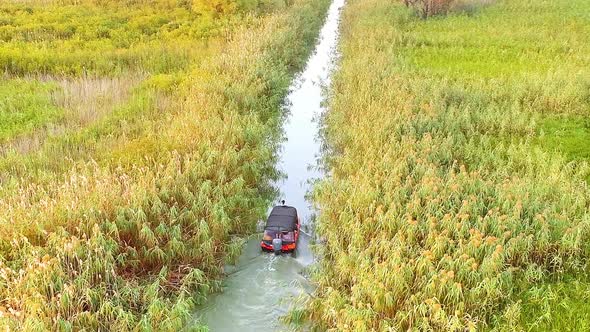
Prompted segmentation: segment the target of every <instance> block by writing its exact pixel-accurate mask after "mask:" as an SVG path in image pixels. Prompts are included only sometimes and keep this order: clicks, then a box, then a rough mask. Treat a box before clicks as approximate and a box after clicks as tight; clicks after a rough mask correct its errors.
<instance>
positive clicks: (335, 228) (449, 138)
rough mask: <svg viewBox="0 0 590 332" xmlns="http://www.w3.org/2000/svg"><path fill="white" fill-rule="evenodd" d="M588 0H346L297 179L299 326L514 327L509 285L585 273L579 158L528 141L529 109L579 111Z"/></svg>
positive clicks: (517, 291)
mask: <svg viewBox="0 0 590 332" xmlns="http://www.w3.org/2000/svg"><path fill="white" fill-rule="evenodd" d="M589 9H590V8H589V7H588V3H587V2H585V1H534V2H531V1H526V0H523V1H506V2H498V3H496V4H493V5H490V6H487V7H485V8H481V9H480V10H478V11H476V12H473V13H471V14H469V15H468V14H466V13H460V14H450V15H449V16H447V17H438V18H433V19H431V20H421V19H419V18H417V17H416V16H415V15H414V13H413V12H411V11H409V10H407V9H406V8H405V7H404V6H403V5H402V4H400V3H396V2H392V1H388V0H368V1H358V0H350V1H348V5H347V8H345V10H344V16H343V24H342V45H341V52H342V56H341V59H342V60H341V64H340V67H339V69H338V70H337V72H336V73H335V77H334V79H333V88H332V91H331V94H330V96H329V110H330V111H329V112H328V113H327V115H326V116H325V119H324V125H325V132H324V135H325V137H326V141H327V142H326V145H327V151H326V160H325V166H326V167H327V169H328V170H329V171H330V172H329V177H328V178H326V179H325V180H323V181H321V182H319V183H318V184H317V185H316V187H315V191H314V194H313V199H314V201H315V203H316V204H317V205H318V206H319V209H320V210H321V214H320V216H319V221H318V225H317V232H318V233H319V236H321V237H323V242H324V243H325V244H324V245H322V246H320V247H319V252H320V256H321V261H320V264H319V267H318V268H319V270H318V271H317V273H315V276H314V278H315V280H316V282H317V283H318V288H317V290H316V292H315V296H314V297H312V298H311V300H310V301H309V303H308V306H307V309H306V312H305V314H306V316H307V317H308V318H310V319H311V322H312V323H313V326H314V327H315V329H316V330H319V331H326V330H327V331H400V330H412V331H465V330H469V331H475V330H485V329H490V328H492V329H496V330H506V331H514V330H526V329H528V328H529V327H530V326H531V324H533V323H535V322H534V320H536V319H533V318H532V317H531V316H527V312H531V310H532V309H531V307H530V306H527V308H526V310H523V306H524V305H525V303H526V301H527V298H523V297H521V294H522V292H523V291H525V292H526V290H528V289H530V288H531V287H533V286H536V287H541V289H546V288H543V287H542V285H544V284H545V283H546V282H547V281H549V280H559V279H560V278H562V277H563V276H565V275H569V276H573V277H574V279H576V276H577V277H578V278H579V277H580V276H582V275H583V274H584V273H586V272H585V271H586V265H587V259H588V255H589V254H590V246H589V245H588V240H589V239H590V213H589V210H588V209H589V207H590V190H589V188H588V184H587V183H586V182H585V181H584V178H585V177H586V176H587V175H588V174H589V171H590V168H589V166H588V161H587V160H583V159H581V160H580V159H579V160H576V161H572V160H570V159H568V157H567V156H566V155H564V154H562V153H560V152H559V151H556V150H553V149H548V147H547V146H544V145H543V143H542V142H543V139H542V138H540V137H539V129H540V126H539V124H540V123H542V122H543V121H544V119H545V118H546V117H548V116H549V117H551V116H555V115H559V114H561V115H566V116H567V115H568V114H578V115H580V116H582V115H584V114H585V116H588V113H587V112H588V109H589V108H590V107H589V106H590V99H588V98H587V96H588V81H587V77H590V72H589V71H588V68H590V67H589V66H588V65H589V64H590V61H589V59H588V57H587V56H586V54H589V53H588V45H590V44H589V43H588V42H589V41H590V40H588V36H589V34H587V33H586V32H587V31H588V29H589V28H590V26H589V25H588V21H587V15H586V16H585V14H582V13H586V12H588V10H589ZM523 13H526V15H523ZM564 15H565V17H567V20H568V22H569V25H568V26H563V25H562V24H560V23H559V22H563V20H564ZM582 286H583V284H582ZM530 299H531V296H530V295H528V300H530ZM523 301H524V302H525V303H523ZM533 310H534V309H533ZM523 318H524V319H523ZM526 318H529V320H527V319H526ZM579 326H581V325H579Z"/></svg>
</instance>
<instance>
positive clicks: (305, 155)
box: [198, 0, 344, 332]
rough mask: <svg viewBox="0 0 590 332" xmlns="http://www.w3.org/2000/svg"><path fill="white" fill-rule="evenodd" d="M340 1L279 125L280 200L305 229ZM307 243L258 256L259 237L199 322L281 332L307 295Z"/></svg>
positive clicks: (335, 3) (213, 327) (223, 327)
mask: <svg viewBox="0 0 590 332" xmlns="http://www.w3.org/2000/svg"><path fill="white" fill-rule="evenodd" d="M343 5H344V0H334V1H333V3H332V5H331V7H330V9H329V13H328V18H327V20H326V23H325V25H324V27H323V28H322V31H321V33H320V41H319V44H318V45H317V47H316V50H315V52H314V54H313V55H312V57H311V58H310V59H309V61H308V63H307V67H306V69H305V71H304V72H303V73H302V74H301V77H300V78H299V79H298V80H297V82H296V83H295V84H294V86H293V87H292V92H291V93H290V95H289V97H288V111H289V113H290V116H289V117H288V118H287V121H286V122H285V125H284V130H285V135H286V138H287V141H286V142H285V143H284V145H283V150H282V161H281V165H280V167H281V169H282V170H283V172H284V173H285V174H286V175H287V179H285V181H283V182H282V183H281V185H280V188H281V195H282V198H283V199H285V200H286V202H287V204H288V205H292V206H295V207H296V208H297V210H298V212H299V215H300V217H301V221H302V223H303V224H306V223H309V220H310V218H311V215H312V213H311V209H310V207H309V204H308V203H307V202H306V201H305V194H306V193H307V191H308V190H309V182H310V181H311V180H313V179H315V178H318V177H319V176H320V173H319V172H318V171H317V170H316V169H314V168H311V166H314V165H316V158H317V156H318V155H319V152H320V143H319V142H318V141H317V134H318V123H317V121H316V120H317V118H318V116H319V115H320V113H321V111H322V107H321V102H322V86H323V85H325V84H329V74H330V72H331V69H332V65H333V60H334V56H335V48H336V44H337V39H338V38H337V37H338V23H339V15H340V9H341V7H342V6H343ZM308 244H309V237H308V236H306V235H302V236H301V237H300V238H299V243H298V249H297V252H296V254H295V257H293V256H292V255H281V256H275V255H274V254H267V253H261V251H260V236H253V237H252V238H251V239H250V240H249V241H248V242H247V244H246V248H245V249H244V253H243V255H242V256H241V257H240V261H239V262H238V264H237V266H236V267H235V268H234V269H233V270H234V271H233V272H232V273H231V274H230V275H229V276H228V277H227V279H226V280H225V281H224V283H223V292H222V293H220V294H216V295H213V296H211V298H210V300H209V301H208V302H207V303H206V304H205V305H204V306H203V307H202V308H200V309H199V312H198V316H199V317H200V319H201V321H202V322H203V323H205V324H207V325H208V326H209V329H210V331H212V332H218V331H220V332H222V331H240V332H246V331H281V330H284V329H285V327H284V326H281V325H280V323H279V321H278V318H279V317H280V316H282V315H284V314H285V313H287V311H288V310H289V308H290V306H289V303H290V302H291V300H292V299H293V297H295V296H298V295H300V294H302V293H303V292H309V291H310V289H309V288H310V285H309V284H308V282H307V281H306V279H305V278H304V277H303V276H302V275H301V271H302V270H303V268H304V267H306V266H308V265H310V264H311V263H312V262H313V256H312V253H311V252H310V250H309V246H308Z"/></svg>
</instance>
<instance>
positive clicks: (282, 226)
mask: <svg viewBox="0 0 590 332" xmlns="http://www.w3.org/2000/svg"><path fill="white" fill-rule="evenodd" d="M300 228H301V223H300V220H299V216H298V215H297V209H295V208H294V207H292V206H288V205H285V201H282V205H277V206H275V207H273V209H272V211H271V212H270V215H269V216H268V219H267V220H266V225H265V227H264V235H263V237H262V241H261V242H260V247H261V248H262V250H264V251H271V252H274V253H275V254H280V253H289V252H294V251H295V249H297V240H298V239H299V233H300Z"/></svg>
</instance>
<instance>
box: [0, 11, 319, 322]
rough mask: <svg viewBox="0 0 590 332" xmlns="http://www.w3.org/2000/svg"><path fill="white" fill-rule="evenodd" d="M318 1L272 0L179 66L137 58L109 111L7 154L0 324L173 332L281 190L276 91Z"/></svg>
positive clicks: (312, 31) (310, 34)
mask: <svg viewBox="0 0 590 332" xmlns="http://www.w3.org/2000/svg"><path fill="white" fill-rule="evenodd" d="M22 3H25V4H26V3H29V2H26V1H25V2H22ZM47 3H50V4H52V3H56V2H52V1H49V2H47ZM97 3H100V4H101V5H105V4H106V5H107V6H108V5H109V3H108V2H97ZM139 3H143V2H139ZM146 3H147V2H146ZM194 3H197V2H194ZM228 3H231V2H228ZM327 5H328V1H311V0H296V1H288V2H282V1H276V2H274V3H273V4H272V6H271V4H270V3H266V4H264V6H263V7H264V10H263V11H260V12H258V11H254V12H255V13H257V14H256V15H249V16H248V17H245V18H244V20H243V22H242V24H239V23H235V24H233V23H232V25H230V28H228V29H226V30H225V31H226V32H225V33H224V35H223V37H222V38H221V39H217V42H215V44H216V45H220V46H219V47H217V46H216V47H214V48H208V49H206V50H205V52H208V54H209V56H207V57H204V58H202V59H200V60H198V61H195V62H194V63H193V64H192V65H190V66H189V67H187V68H185V69H186V70H185V69H183V70H184V71H180V72H175V73H164V74H156V75H154V73H158V71H157V70H156V71H155V72H152V71H149V69H146V68H144V67H142V68H143V69H142V70H146V72H147V74H146V76H147V77H144V78H143V79H142V82H141V83H139V84H138V86H137V87H136V88H133V89H131V90H130V91H131V92H129V94H130V96H129V97H128V98H129V100H127V101H126V102H122V105H118V104H121V102H120V100H117V101H116V102H112V103H111V102H110V101H109V102H108V104H109V105H110V106H113V107H114V109H113V110H112V111H109V112H108V114H106V115H104V116H101V117H99V119H95V120H93V121H92V122H91V124H90V125H86V126H82V127H81V128H79V129H77V130H74V131H68V132H66V133H64V134H63V135H60V136H59V137H56V138H52V139H50V140H48V141H47V142H45V143H43V144H42V146H41V147H40V148H39V151H37V152H35V153H33V154H22V153H18V151H12V152H10V153H8V154H7V155H5V156H3V158H2V160H1V162H0V164H1V167H2V169H3V170H6V172H3V173H2V175H1V176H0V193H1V194H0V211H2V213H1V214H0V326H2V327H6V328H9V329H13V330H28V331H30V330H65V331H68V330H81V329H90V330H109V331H131V330H145V331H152V330H156V331H176V330H179V329H180V328H182V327H183V326H184V325H185V324H186V322H187V320H188V319H189V318H190V310H191V309H192V307H193V306H194V305H195V304H197V303H200V302H202V301H203V299H204V298H205V297H206V296H207V294H209V293H210V292H212V291H215V290H217V289H218V285H219V280H220V278H221V277H222V276H223V265H224V263H225V262H226V261H227V260H232V259H233V258H235V257H236V256H237V255H238V254H239V251H240V248H241V244H242V240H241V239H240V236H241V235H245V234H248V233H250V232H252V231H253V229H254V227H255V224H256V222H257V220H258V219H259V218H261V217H262V215H263V214H264V213H265V211H266V208H267V206H268V204H269V202H270V200H271V199H273V198H274V189H273V187H272V186H271V184H272V181H273V180H275V179H276V178H277V177H278V176H279V174H278V172H277V171H276V169H275V163H276V159H277V146H278V143H279V142H280V138H281V136H280V126H279V123H280V120H281V112H280V109H281V104H282V100H283V98H284V96H285V95H286V93H287V90H288V87H289V85H290V82H291V79H292V78H293V75H294V73H295V72H296V71H297V70H299V69H300V68H301V67H302V65H303V63H304V62H305V59H306V57H307V55H308V54H309V52H310V50H311V48H312V46H313V44H314V40H315V36H316V35H317V32H318V30H319V28H320V26H321V23H322V18H323V17H324V13H325V11H326V9H327ZM93 8H94V7H93ZM138 10H139V9H138ZM131 11H133V10H132V9H131ZM81 12H82V13H83V12H84V11H83V10H82V11H81ZM218 14H219V15H221V14H220V13H218ZM236 15H237V14H236ZM220 19H221V18H220ZM76 63H79V62H76ZM97 68H98V67H97ZM147 68H149V66H148V67H147ZM178 68H181V67H178ZM182 68H184V67H182ZM98 72H100V71H98ZM107 72H108V70H107ZM17 73H18V71H13V72H11V74H14V75H16V74H17ZM65 73H68V75H71V74H73V73H75V72H69V71H68V70H66V71H65ZM68 82H69V81H68ZM93 82H94V83H92V84H99V85H100V83H96V82H100V81H93ZM110 85H111V83H109V84H104V86H107V87H108V86H110ZM78 86H81V87H84V86H86V85H84V84H78ZM100 86H103V85H100ZM71 87H72V85H70V83H63V84H62V89H68V88H71ZM42 88H43V87H42ZM39 102H40V103H42V102H45V101H44V100H41V101H39ZM56 102H57V104H60V103H62V105H63V104H67V105H73V107H70V109H76V107H78V106H80V103H79V101H78V100H77V99H76V98H75V96H74V97H70V98H65V99H59V98H58V99H57V100H56ZM66 108H67V107H66ZM82 108H85V107H82ZM29 173H33V174H32V175H31V174H29ZM200 328H201V327H199V326H198V324H197V326H196V327H194V329H200Z"/></svg>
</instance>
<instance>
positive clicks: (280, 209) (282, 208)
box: [265, 205, 297, 231]
mask: <svg viewBox="0 0 590 332" xmlns="http://www.w3.org/2000/svg"><path fill="white" fill-rule="evenodd" d="M265 228H266V229H278V230H281V231H293V230H295V229H296V228H297V209H295V208H294V207H292V206H287V205H279V206H275V207H274V208H272V211H271V212H270V215H269V216H268V219H267V220H266V227H265Z"/></svg>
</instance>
